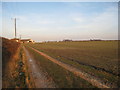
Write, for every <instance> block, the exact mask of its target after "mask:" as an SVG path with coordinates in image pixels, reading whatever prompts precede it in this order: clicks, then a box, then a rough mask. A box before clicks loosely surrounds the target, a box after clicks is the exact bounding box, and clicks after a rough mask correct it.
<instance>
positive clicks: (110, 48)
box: [27, 41, 118, 83]
mask: <svg viewBox="0 0 120 90" xmlns="http://www.w3.org/2000/svg"><path fill="white" fill-rule="evenodd" d="M27 45H28V46H31V47H33V48H35V49H37V50H40V51H42V52H45V53H47V54H48V55H50V56H52V57H53V58H56V59H58V60H61V61H62V62H65V63H68V64H70V65H73V66H75V67H77V68H79V69H81V70H83V71H85V72H87V73H90V74H92V75H94V76H97V77H99V78H101V79H103V80H104V81H109V82H110V83H117V81H118V76H115V75H112V74H109V73H106V72H103V71H98V70H95V69H93V68H91V67H89V66H84V65H80V64H78V63H76V62H74V61H71V60H70V59H66V58H64V57H67V58H73V59H75V60H78V61H80V62H82V63H85V64H89V65H93V66H96V67H100V68H104V69H105V70H107V71H111V72H113V73H114V74H117V73H118V41H81V42H49V43H36V44H27Z"/></svg>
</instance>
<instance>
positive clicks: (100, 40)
mask: <svg viewBox="0 0 120 90" xmlns="http://www.w3.org/2000/svg"><path fill="white" fill-rule="evenodd" d="M90 41H102V40H101V39H90Z"/></svg>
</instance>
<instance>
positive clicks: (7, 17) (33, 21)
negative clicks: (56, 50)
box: [2, 2, 118, 41]
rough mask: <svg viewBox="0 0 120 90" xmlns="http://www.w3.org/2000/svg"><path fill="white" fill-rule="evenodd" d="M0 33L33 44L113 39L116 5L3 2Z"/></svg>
mask: <svg viewBox="0 0 120 90" xmlns="http://www.w3.org/2000/svg"><path fill="white" fill-rule="evenodd" d="M2 5H3V6H2V10H3V12H2V16H3V33H2V35H3V36H4V37H7V38H13V37H14V22H13V20H11V18H12V17H17V18H18V21H17V36H18V37H19V35H22V38H31V39H33V40H35V41H48V40H63V39H73V40H81V39H92V38H100V39H117V38H118V4H117V2H106V3H105V2H78V3H77V2H75V3H73V2H35V3H34V2H26V3H25V2H18V3H15V2H3V4H2Z"/></svg>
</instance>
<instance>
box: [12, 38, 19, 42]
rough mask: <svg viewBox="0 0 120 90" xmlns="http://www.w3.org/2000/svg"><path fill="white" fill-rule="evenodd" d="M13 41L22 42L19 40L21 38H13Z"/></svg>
mask: <svg viewBox="0 0 120 90" xmlns="http://www.w3.org/2000/svg"><path fill="white" fill-rule="evenodd" d="M11 40H13V41H16V42H20V39H19V38H13V39H11Z"/></svg>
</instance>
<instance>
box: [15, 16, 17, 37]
mask: <svg viewBox="0 0 120 90" xmlns="http://www.w3.org/2000/svg"><path fill="white" fill-rule="evenodd" d="M16 36H17V34H16V18H15V38H16Z"/></svg>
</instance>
